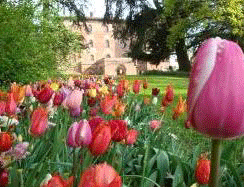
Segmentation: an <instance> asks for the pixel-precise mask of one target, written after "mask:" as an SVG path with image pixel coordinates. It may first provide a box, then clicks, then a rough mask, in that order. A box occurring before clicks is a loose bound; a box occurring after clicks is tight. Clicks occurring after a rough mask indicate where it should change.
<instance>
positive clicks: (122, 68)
mask: <svg viewBox="0 0 244 187" xmlns="http://www.w3.org/2000/svg"><path fill="white" fill-rule="evenodd" d="M119 75H126V67H125V66H124V65H122V64H120V65H119V66H118V67H117V76H119Z"/></svg>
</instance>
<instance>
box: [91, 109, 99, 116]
mask: <svg viewBox="0 0 244 187" xmlns="http://www.w3.org/2000/svg"><path fill="white" fill-rule="evenodd" d="M98 111H99V108H90V110H89V116H91V117H94V116H96V115H97V113H98Z"/></svg>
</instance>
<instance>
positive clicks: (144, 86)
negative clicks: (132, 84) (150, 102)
mask: <svg viewBox="0 0 244 187" xmlns="http://www.w3.org/2000/svg"><path fill="white" fill-rule="evenodd" d="M142 85H143V89H147V88H148V82H147V81H146V80H144V81H143V84H142Z"/></svg>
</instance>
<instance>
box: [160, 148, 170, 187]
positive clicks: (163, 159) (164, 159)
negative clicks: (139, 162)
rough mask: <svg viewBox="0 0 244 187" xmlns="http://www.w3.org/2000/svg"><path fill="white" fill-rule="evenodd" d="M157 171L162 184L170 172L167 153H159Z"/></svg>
mask: <svg viewBox="0 0 244 187" xmlns="http://www.w3.org/2000/svg"><path fill="white" fill-rule="evenodd" d="M157 169H158V171H159V176H160V184H161V183H162V182H163V180H164V178H165V176H166V175H167V173H168V172H169V157H168V155H167V153H166V152H165V151H159V154H158V156H157Z"/></svg>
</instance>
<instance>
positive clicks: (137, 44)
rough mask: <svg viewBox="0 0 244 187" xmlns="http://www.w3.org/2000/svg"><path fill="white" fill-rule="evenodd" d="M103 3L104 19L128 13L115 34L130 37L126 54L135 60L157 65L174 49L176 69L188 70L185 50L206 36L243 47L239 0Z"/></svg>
mask: <svg viewBox="0 0 244 187" xmlns="http://www.w3.org/2000/svg"><path fill="white" fill-rule="evenodd" d="M106 2H107V9H106V10H107V11H106V14H105V18H106V17H109V18H113V19H114V20H119V19H121V18H123V16H124V14H123V13H125V12H126V11H127V12H128V14H127V17H126V21H125V24H124V26H123V27H120V26H116V27H115V28H116V30H117V31H116V32H115V36H116V37H118V38H119V39H124V40H126V39H128V38H130V39H131V40H130V50H131V52H130V55H131V56H132V57H133V58H135V59H144V60H145V61H149V62H151V63H153V64H158V63H160V61H162V60H164V59H165V57H167V55H169V54H170V52H173V51H174V52H176V55H177V60H178V63H179V67H180V70H183V71H189V70H190V61H189V58H188V54H187V51H188V49H189V48H193V49H196V48H197V47H198V46H199V45H200V44H201V42H202V41H203V40H205V39H206V38H209V37H215V36H220V37H222V38H226V39H231V40H235V41H238V43H239V44H241V46H244V45H242V43H243V36H244V35H243V32H244V27H243V24H244V22H243V19H244V15H243V7H244V6H243V0H228V1H212V0H190V1H189V0H161V1H160V0H153V4H152V5H149V1H142V0H133V1H132V0H106ZM114 5H116V9H115V11H112V10H113V9H112V7H113V6H114ZM128 10H129V11H128ZM124 17H125V16H124ZM155 59H157V60H155Z"/></svg>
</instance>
